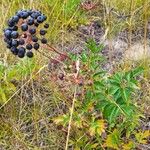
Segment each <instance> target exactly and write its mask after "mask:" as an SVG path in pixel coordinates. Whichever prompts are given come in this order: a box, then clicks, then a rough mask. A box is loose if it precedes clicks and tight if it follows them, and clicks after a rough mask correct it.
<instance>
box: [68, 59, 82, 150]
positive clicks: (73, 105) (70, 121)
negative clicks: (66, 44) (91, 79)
mask: <svg viewBox="0 0 150 150" xmlns="http://www.w3.org/2000/svg"><path fill="white" fill-rule="evenodd" d="M76 69H77V73H76V74H75V78H77V77H78V74H79V70H80V68H79V60H77V62H76ZM77 87H78V86H77V84H76V85H75V88H74V96H73V101H72V107H71V110H70V119H69V125H68V134H67V139H66V147H65V150H68V144H69V137H70V130H71V123H72V117H73V112H74V108H75V101H76V95H77Z"/></svg>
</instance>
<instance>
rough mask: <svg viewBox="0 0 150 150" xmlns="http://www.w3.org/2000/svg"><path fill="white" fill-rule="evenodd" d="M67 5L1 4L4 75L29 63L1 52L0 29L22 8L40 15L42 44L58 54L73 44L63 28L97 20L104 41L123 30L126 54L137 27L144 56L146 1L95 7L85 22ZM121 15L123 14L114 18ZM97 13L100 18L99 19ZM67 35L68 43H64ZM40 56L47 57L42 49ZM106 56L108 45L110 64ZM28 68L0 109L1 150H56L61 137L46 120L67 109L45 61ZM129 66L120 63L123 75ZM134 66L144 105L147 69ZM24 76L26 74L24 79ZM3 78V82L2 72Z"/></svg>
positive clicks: (39, 1)
mask: <svg viewBox="0 0 150 150" xmlns="http://www.w3.org/2000/svg"><path fill="white" fill-rule="evenodd" d="M69 2H70V3H68V4H66V3H65V1H64V3H62V1H61V0H51V1H50V0H30V1H27V0H1V2H0V14H1V16H0V20H1V24H0V38H1V42H0V47H1V50H0V63H2V64H4V65H6V67H7V69H9V68H12V67H13V66H14V65H16V64H18V63H19V61H22V62H23V63H25V64H26V63H28V62H29V63H30V62H31V61H32V60H27V59H24V60H19V59H16V58H15V57H13V56H12V55H11V54H10V53H9V52H8V51H7V50H6V48H5V45H4V43H3V42H2V35H3V28H4V27H5V23H6V20H7V19H8V18H9V17H10V16H11V15H13V14H14V13H15V11H17V10H18V9H23V8H34V9H37V8H38V9H40V10H41V11H43V12H45V14H46V15H47V16H48V22H49V23H50V26H51V28H50V31H49V34H48V35H47V36H48V37H47V38H48V39H49V42H50V43H52V44H55V45H56V46H58V44H61V45H62V50H63V49H64V47H65V42H66V41H69V43H70V44H72V43H74V41H73V40H75V38H76V37H75V38H74V36H73V35H72V33H68V31H67V30H66V29H67V26H72V27H76V26H78V25H79V24H85V23H87V22H88V21H87V20H86V18H88V19H89V20H95V19H100V20H101V21H103V25H104V29H105V30H106V31H108V34H107V35H106V38H108V39H113V37H114V36H115V35H116V33H118V32H119V31H121V30H124V29H127V30H128V31H129V34H128V35H129V43H128V44H129V48H130V47H131V45H132V36H133V34H132V31H133V29H134V30H136V28H137V27H140V28H141V26H142V28H144V37H143V39H142V40H143V46H144V49H145V51H147V49H146V45H147V43H148V41H147V24H148V21H149V20H148V19H149V15H150V11H149V8H150V2H149V1H148V0H147V1H145V3H143V1H142V0H136V2H135V1H132V0H131V1H130V0H125V1H123V3H122V1H121V3H120V1H118V0H112V1H111V2H110V1H103V2H102V3H101V4H102V5H100V6H101V7H100V8H102V9H101V10H99V8H98V9H96V10H95V11H96V12H94V13H93V12H92V11H89V12H86V13H87V15H88V17H86V15H85V13H83V10H82V11H81V9H80V7H79V4H80V0H74V1H72V0H70V1H69ZM109 2H110V3H109ZM71 6H72V7H71ZM129 6H131V7H129ZM110 8H114V9H112V10H113V11H110V12H109V11H108V12H107V11H106V12H105V13H104V11H103V10H109V9H110ZM122 10H123V14H120V12H122ZM146 10H147V11H146ZM93 11H94V10H93ZM99 12H103V14H101V13H99ZM134 12H135V13H134ZM136 12H137V13H136ZM95 14H96V15H95ZM97 15H99V16H97ZM100 15H102V16H100ZM118 15H119V16H118ZM127 15H129V17H126V16H127ZM119 17H122V18H123V19H122V18H121V19H120V18H119ZM93 18H94V19H93ZM118 18H119V19H118ZM74 32H75V33H76V34H77V33H78V31H76V30H75V31H74ZM67 35H69V36H70V37H69V38H68V36H67ZM70 39H71V40H70ZM58 41H59V43H58ZM58 47H59V46H58ZM43 52H45V53H47V51H46V50H44V49H43ZM111 54H112V52H111V42H110V53H109V58H110V60H111V59H112V58H111ZM34 62H35V66H34V67H33V68H32V69H31V70H30V68H27V69H26V65H25V67H23V69H24V70H23V72H24V73H22V75H21V76H20V77H19V80H17V81H15V82H16V83H14V84H15V85H16V87H17V89H19V90H18V91H17V90H14V92H12V93H11V94H10V95H8V97H7V100H9V101H7V100H6V101H7V102H6V103H5V106H3V107H1V110H0V149H1V150H28V149H31V150H61V149H64V147H65V142H66V134H65V133H64V132H62V130H58V128H59V127H57V126H55V125H54V124H51V121H50V120H51V119H52V118H53V117H54V116H57V115H58V114H62V113H63V111H64V110H65V111H68V108H66V100H64V99H63V95H62V94H61V93H60V91H59V90H58V89H57V88H58V87H57V86H56V85H55V84H54V83H53V82H51V81H50V74H51V72H49V71H48V69H47V67H45V66H47V64H48V60H47V58H45V57H43V56H42V55H40V54H36V56H35V60H34ZM132 63H133V62H131V63H128V62H127V63H126V62H125V64H124V65H123V67H124V69H126V68H128V67H130V66H132ZM138 63H139V64H140V65H143V66H144V67H145V70H146V72H145V83H144V85H146V86H147V88H146V89H145V88H144V87H143V88H142V90H143V91H142V92H143V93H144V96H145V97H144V99H142V102H143V103H145V104H146V105H149V91H150V84H149V83H148V82H149V79H150V74H149V72H150V69H149V64H150V63H149V60H147V59H144V60H142V61H140V62H138ZM20 68H21V67H20ZM27 70H29V71H27ZM26 72H28V73H27V74H26ZM5 74H6V76H7V71H6V72H5ZM16 76H17V75H16ZM6 79H7V78H6ZM8 81H9V82H14V81H12V78H11V80H9V78H8ZM0 88H1V87H0ZM6 88H7V85H6ZM16 91H17V92H16ZM68 103H69V104H67V105H68V106H70V103H71V102H68ZM146 105H144V106H143V108H145V109H146V111H148V109H149V108H147V107H146Z"/></svg>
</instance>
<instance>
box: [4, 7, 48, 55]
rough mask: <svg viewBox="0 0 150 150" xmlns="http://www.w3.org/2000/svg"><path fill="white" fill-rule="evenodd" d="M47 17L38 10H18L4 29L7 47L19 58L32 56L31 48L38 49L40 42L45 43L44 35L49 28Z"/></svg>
mask: <svg viewBox="0 0 150 150" xmlns="http://www.w3.org/2000/svg"><path fill="white" fill-rule="evenodd" d="M46 19H47V17H46V16H45V15H44V14H42V13H41V12H40V11H38V10H19V11H17V12H16V14H15V16H13V17H11V18H10V19H9V20H8V22H7V24H8V27H7V28H6V29H4V41H5V43H6V44H7V48H9V49H10V51H11V52H12V53H13V54H14V55H17V56H18V57H20V58H23V57H24V56H25V55H26V56H27V57H29V58H31V57H33V49H35V50H38V49H39V47H40V43H42V44H47V39H46V38H45V37H44V36H45V34H46V33H47V29H48V28H49V24H47V23H45V24H43V23H44V22H45V21H46Z"/></svg>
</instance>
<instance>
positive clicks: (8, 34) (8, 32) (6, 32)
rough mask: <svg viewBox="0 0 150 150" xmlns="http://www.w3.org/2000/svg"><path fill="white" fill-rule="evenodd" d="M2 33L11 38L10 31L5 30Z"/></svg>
mask: <svg viewBox="0 0 150 150" xmlns="http://www.w3.org/2000/svg"><path fill="white" fill-rule="evenodd" d="M4 35H5V37H6V38H11V31H10V30H6V31H5V32H4Z"/></svg>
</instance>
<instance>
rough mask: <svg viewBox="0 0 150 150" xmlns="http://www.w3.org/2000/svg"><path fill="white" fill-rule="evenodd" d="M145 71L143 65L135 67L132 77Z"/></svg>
mask: <svg viewBox="0 0 150 150" xmlns="http://www.w3.org/2000/svg"><path fill="white" fill-rule="evenodd" d="M143 71H144V68H143V67H138V68H135V69H134V70H133V71H132V72H131V73H132V77H136V76H138V75H140V74H142V73H143Z"/></svg>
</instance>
